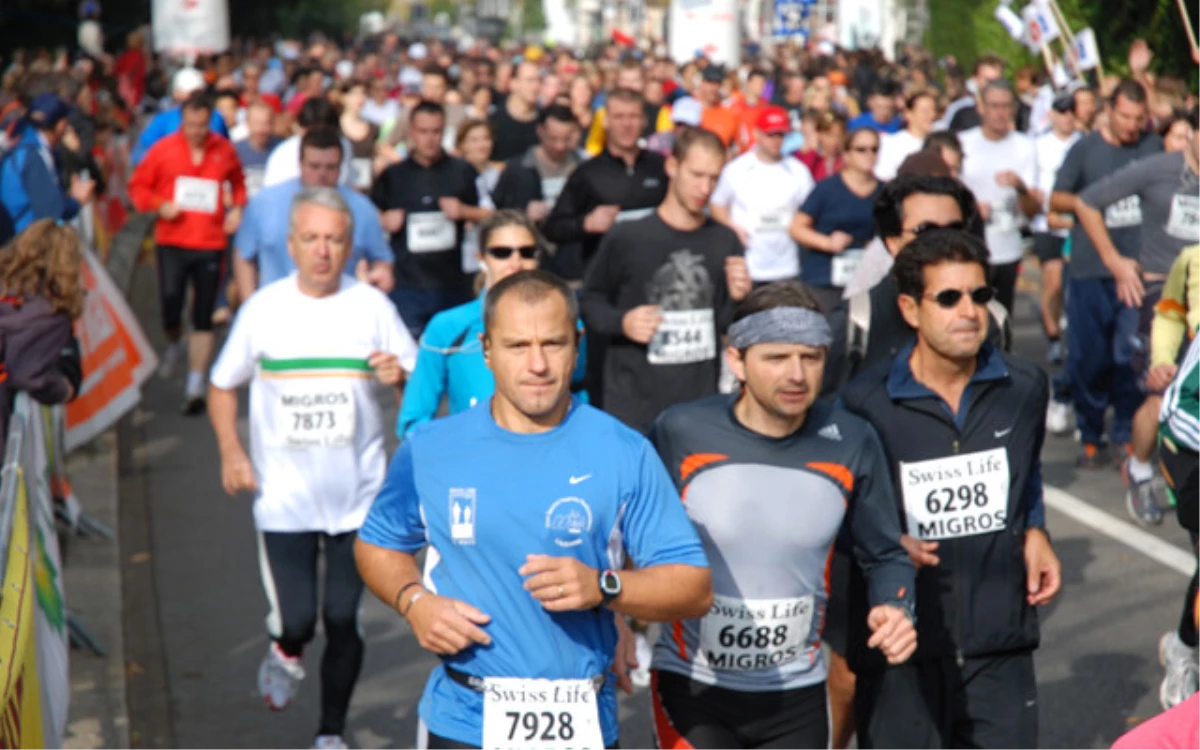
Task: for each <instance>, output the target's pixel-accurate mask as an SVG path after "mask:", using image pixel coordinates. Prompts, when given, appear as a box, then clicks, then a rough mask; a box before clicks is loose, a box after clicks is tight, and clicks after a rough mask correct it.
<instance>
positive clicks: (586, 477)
mask: <svg viewBox="0 0 1200 750" xmlns="http://www.w3.org/2000/svg"><path fill="white" fill-rule="evenodd" d="M591 478H592V475H591V474H584V475H583V476H581V477H571V478H570V479H568V480H567V481H569V482H570V483H571V484H579V483H580V482H586V481H587V480H589V479H591Z"/></svg>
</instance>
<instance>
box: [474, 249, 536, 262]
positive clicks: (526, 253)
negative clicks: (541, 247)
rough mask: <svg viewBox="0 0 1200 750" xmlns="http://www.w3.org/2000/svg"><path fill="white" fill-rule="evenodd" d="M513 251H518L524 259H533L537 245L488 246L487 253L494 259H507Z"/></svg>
mask: <svg viewBox="0 0 1200 750" xmlns="http://www.w3.org/2000/svg"><path fill="white" fill-rule="evenodd" d="M513 253H520V254H521V257H522V258H524V259H525V260H533V259H534V258H536V257H537V253H538V248H537V245H521V246H520V247H489V248H488V249H487V254H488V255H490V256H492V257H493V258H495V259H496V260H508V259H509V258H511V257H512V254H513Z"/></svg>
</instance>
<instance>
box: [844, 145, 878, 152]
mask: <svg viewBox="0 0 1200 750" xmlns="http://www.w3.org/2000/svg"><path fill="white" fill-rule="evenodd" d="M850 150H851V151H854V152H855V153H859V154H877V153H879V147H878V146H855V147H854V148H852V149H850Z"/></svg>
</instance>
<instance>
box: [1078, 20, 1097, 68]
mask: <svg viewBox="0 0 1200 750" xmlns="http://www.w3.org/2000/svg"><path fill="white" fill-rule="evenodd" d="M1075 58H1076V59H1077V60H1078V62H1079V69H1080V70H1094V69H1095V68H1097V67H1099V66H1100V45H1099V44H1097V43H1096V32H1094V31H1092V27H1090V26H1089V27H1088V28H1086V29H1083V30H1081V31H1080V32H1079V33H1078V34H1076V35H1075Z"/></svg>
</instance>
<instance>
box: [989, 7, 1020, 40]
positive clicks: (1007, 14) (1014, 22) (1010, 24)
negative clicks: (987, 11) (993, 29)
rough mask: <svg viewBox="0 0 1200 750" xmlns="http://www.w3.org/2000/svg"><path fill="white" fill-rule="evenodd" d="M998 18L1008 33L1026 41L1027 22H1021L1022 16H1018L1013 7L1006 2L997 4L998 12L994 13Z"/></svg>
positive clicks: (1014, 37)
mask: <svg viewBox="0 0 1200 750" xmlns="http://www.w3.org/2000/svg"><path fill="white" fill-rule="evenodd" d="M993 15H995V16H996V20H997V21H999V22H1000V23H1001V24H1002V25H1003V26H1004V30H1005V31H1007V32H1008V35H1009V36H1011V37H1012V38H1013V39H1016V40H1017V41H1018V42H1023V41H1025V24H1024V23H1022V22H1021V17H1020V16H1018V15H1017V14H1016V13H1015V12H1013V9H1012V8H1010V7H1008V5H1007V4H1006V3H1003V2H1002V3H1000V4H999V5H997V6H996V12H995V13H994V14H993Z"/></svg>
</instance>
